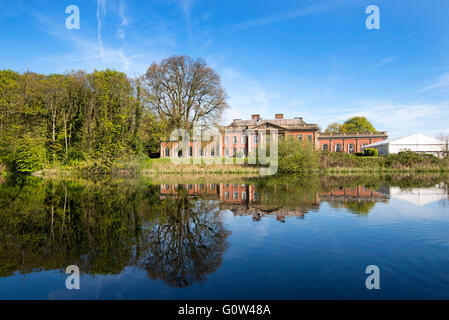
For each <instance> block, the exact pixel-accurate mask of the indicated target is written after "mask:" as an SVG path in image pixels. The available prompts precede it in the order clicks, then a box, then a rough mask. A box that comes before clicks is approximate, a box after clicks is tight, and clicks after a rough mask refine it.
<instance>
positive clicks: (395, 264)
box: [0, 176, 449, 299]
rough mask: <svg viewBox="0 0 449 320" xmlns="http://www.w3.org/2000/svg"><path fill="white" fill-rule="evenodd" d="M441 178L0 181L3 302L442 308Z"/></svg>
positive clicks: (445, 265) (446, 266)
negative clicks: (431, 303) (317, 302)
mask: <svg viewBox="0 0 449 320" xmlns="http://www.w3.org/2000/svg"><path fill="white" fill-rule="evenodd" d="M448 180H449V179H448V178H447V177H435V176H421V177H386V178H382V179H380V178H373V177H369V178H338V177H333V178H321V179H319V178H296V177H284V178H282V177H279V178H270V179H260V180H242V179H234V180H232V178H229V180H226V181H225V180H223V179H222V180H220V179H215V178H213V177H208V178H205V179H203V180H201V179H199V180H198V179H197V181H194V180H192V181H189V180H184V181H177V180H176V178H174V177H170V178H166V180H165V181H164V180H160V178H159V180H157V181H156V180H151V179H149V178H143V177H134V178H122V179H121V178H102V179H88V180H85V179H77V178H72V179H67V180H61V179H58V180H51V179H45V180H44V179H40V178H34V177H26V178H23V177H16V178H10V179H6V180H5V179H3V180H0V298H1V299H303V298H313V299H315V298H318V299H322V298H325V299H327V298H340V299H341V298H343V299H345V298H355V299H358V298H362V299H378V298H387V299H388V298H395V299H396V298H437V299H440V298H444V299H448V298H449V201H448V190H449V189H448V187H447V186H448ZM68 265H77V266H79V268H80V270H81V273H82V275H81V280H80V286H81V289H80V290H67V289H66V287H65V280H66V278H67V276H68V275H67V274H65V268H66V267H67V266H68ZM368 265H377V266H378V267H379V269H380V290H367V289H366V287H365V280H366V277H367V276H368V275H367V274H365V268H366V267H367V266H368Z"/></svg>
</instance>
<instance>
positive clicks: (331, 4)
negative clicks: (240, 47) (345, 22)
mask: <svg viewBox="0 0 449 320" xmlns="http://www.w3.org/2000/svg"><path fill="white" fill-rule="evenodd" d="M353 1H354V0H336V1H326V2H322V3H317V4H313V5H310V6H308V7H305V8H302V9H299V10H293V11H284V12H280V13H277V14H275V15H272V16H269V17H264V18H260V19H256V20H251V21H247V22H243V23H239V24H236V25H235V26H234V27H233V28H231V30H230V31H231V32H235V31H240V30H245V29H250V28H255V27H260V26H264V25H267V24H271V23H278V22H282V21H286V20H291V19H296V18H299V17H304V16H308V15H311V14H315V13H320V12H324V11H328V10H330V9H333V8H335V7H338V6H340V5H343V4H346V3H349V2H353Z"/></svg>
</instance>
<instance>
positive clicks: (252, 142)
mask: <svg viewBox="0 0 449 320" xmlns="http://www.w3.org/2000/svg"><path fill="white" fill-rule="evenodd" d="M220 129H221V133H220V135H219V138H218V139H217V140H218V141H216V142H215V143H211V144H209V145H207V146H204V145H202V144H201V143H200V142H199V141H191V142H190V144H189V150H188V151H185V154H184V156H192V157H201V156H205V157H208V156H209V157H210V156H211V157H214V156H234V155H236V156H246V155H248V154H249V153H252V152H254V150H256V148H257V144H258V143H259V142H260V141H263V140H265V142H269V140H270V139H273V136H272V134H271V132H272V131H273V130H276V131H277V133H278V135H279V137H285V138H287V139H297V140H300V141H305V142H309V143H313V144H314V145H315V147H316V148H317V149H322V150H328V151H331V152H346V153H354V152H360V151H361V148H362V146H364V145H368V144H371V143H374V142H377V141H381V140H386V139H387V138H388V136H387V133H386V132H354V133H352V132H351V133H325V132H320V128H319V126H318V125H317V124H310V123H306V122H305V121H304V120H303V118H301V117H298V118H293V119H284V115H283V114H276V115H275V118H274V119H262V118H261V117H260V115H259V114H253V115H252V116H251V119H249V120H241V119H234V120H233V121H232V123H231V124H230V125H228V126H225V127H222V128H220ZM175 155H178V156H181V155H182V154H181V151H179V144H178V142H175V141H173V142H167V141H163V142H162V143H161V157H169V156H175Z"/></svg>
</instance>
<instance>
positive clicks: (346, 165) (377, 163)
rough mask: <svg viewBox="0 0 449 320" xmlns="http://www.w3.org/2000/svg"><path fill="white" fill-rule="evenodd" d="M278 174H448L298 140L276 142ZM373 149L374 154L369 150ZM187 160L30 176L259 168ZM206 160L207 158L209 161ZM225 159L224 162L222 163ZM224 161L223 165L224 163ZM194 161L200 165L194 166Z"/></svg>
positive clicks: (446, 168)
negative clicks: (334, 150)
mask: <svg viewBox="0 0 449 320" xmlns="http://www.w3.org/2000/svg"><path fill="white" fill-rule="evenodd" d="M278 150H279V151H278V152H279V157H278V171H277V173H278V174H300V175H310V174H317V175H332V174H363V173H401V172H414V173H420V172H422V173H425V172H449V158H438V157H436V156H433V155H429V154H420V153H415V152H411V151H404V152H401V153H399V154H389V155H385V156H377V152H376V151H377V150H374V149H372V150H369V149H368V150H366V151H365V153H363V154H361V153H358V154H346V153H338V152H327V151H321V150H316V149H315V147H314V146H313V145H312V144H309V143H301V142H299V141H289V140H280V142H279V149H278ZM373 150H374V151H373ZM198 160H201V159H193V158H191V159H190V163H189V164H175V163H172V162H171V159H169V158H159V159H149V158H147V157H141V158H127V159H121V160H116V161H109V160H102V159H92V160H84V161H80V162H78V163H76V164H72V165H66V166H55V167H48V168H45V169H44V170H39V171H36V172H34V173H33V175H52V174H55V175H58V174H63V175H66V174H72V173H80V174H121V175H129V174H143V175H159V174H162V175H164V174H165V175H173V174H235V175H251V176H257V175H259V168H260V167H259V166H258V165H250V164H248V159H247V158H245V159H239V160H240V161H235V162H234V163H233V164H227V162H229V159H225V158H216V159H214V160H215V161H214V163H213V164H205V163H204V162H201V161H198ZM209 160H210V159H209ZM226 160H227V161H226ZM225 161H226V163H225ZM195 162H200V164H196V163H195Z"/></svg>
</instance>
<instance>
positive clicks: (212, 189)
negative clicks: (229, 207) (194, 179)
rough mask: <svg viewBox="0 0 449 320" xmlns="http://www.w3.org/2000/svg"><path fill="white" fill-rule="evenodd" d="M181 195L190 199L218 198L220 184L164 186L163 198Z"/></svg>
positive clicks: (162, 190)
mask: <svg viewBox="0 0 449 320" xmlns="http://www.w3.org/2000/svg"><path fill="white" fill-rule="evenodd" d="M178 194H181V195H183V196H188V197H199V196H201V198H203V199H217V198H218V184H213V183H207V184H206V183H202V184H162V185H161V193H160V195H161V197H162V198H164V197H166V196H174V195H178Z"/></svg>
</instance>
